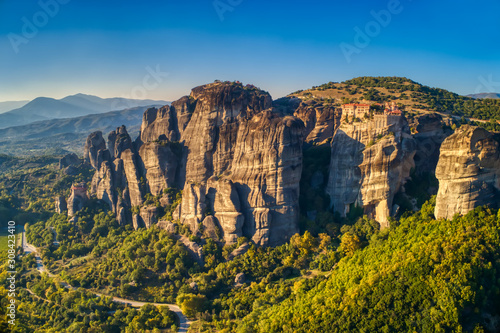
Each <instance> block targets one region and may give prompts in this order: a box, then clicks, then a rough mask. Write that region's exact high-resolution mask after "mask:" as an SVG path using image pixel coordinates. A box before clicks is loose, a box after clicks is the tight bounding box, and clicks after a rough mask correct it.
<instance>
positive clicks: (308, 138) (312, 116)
mask: <svg viewBox="0 0 500 333" xmlns="http://www.w3.org/2000/svg"><path fill="white" fill-rule="evenodd" d="M273 106H274V107H275V109H276V110H278V111H279V112H280V113H282V114H283V115H293V116H295V117H297V118H299V119H300V120H302V122H303V123H304V126H305V131H304V141H305V142H306V143H323V142H326V141H327V140H331V138H332V136H333V133H334V132H335V130H336V129H337V127H338V126H339V125H340V120H341V116H342V109H341V108H339V107H335V106H333V105H332V104H329V103H325V102H323V101H317V100H307V101H303V100H301V99H299V98H297V97H283V98H280V99H278V100H277V101H275V102H274V103H273Z"/></svg>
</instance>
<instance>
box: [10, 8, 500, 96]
mask: <svg viewBox="0 0 500 333" xmlns="http://www.w3.org/2000/svg"><path fill="white" fill-rule="evenodd" d="M54 3H56V4H57V8H56V7H54ZM44 4H46V5H44ZM49 4H50V6H49ZM214 4H216V5H217V6H216V5H214ZM216 7H217V8H219V9H218V10H217V9H216ZM47 8H48V9H47ZM51 11H52V12H51ZM374 13H375V15H374ZM387 13H389V16H387ZM384 14H385V15H384ZM377 15H380V17H381V18H382V19H380V20H381V21H377V20H376V18H375V16H377ZM26 22H27V23H26ZM381 23H383V24H381ZM30 26H31V28H33V27H34V28H35V29H36V33H34V32H33V31H32V30H30V29H29V28H30ZM370 29H371V30H370ZM23 30H24V31H23ZM356 31H361V33H362V34H363V35H365V36H364V38H361V37H360V36H356V35H357V34H358V35H359V33H357V32H356ZM356 37H357V38H356ZM356 42H357V43H356ZM342 45H343V48H344V50H345V49H346V47H347V49H348V50H351V51H352V50H356V51H355V52H353V53H351V54H350V55H349V56H348V57H346V56H345V54H344V52H343V51H342V47H341V46H342ZM348 60H349V61H348ZM155 71H156V72H159V74H157V75H156V79H155V78H154V77H153V76H151V74H150V72H155ZM167 73H168V74H167ZM364 75H370V76H406V77H408V78H411V79H413V80H415V81H417V82H420V83H423V84H426V85H429V86H434V87H441V88H445V89H448V90H451V91H454V92H457V93H460V94H467V93H474V92H476V91H480V92H489V91H491V90H496V91H500V2H499V1H497V0H495V1H494V0H478V1H474V2H472V1H456V0H455V1H448V0H443V1H440V2H439V3H436V1H427V0H401V1H398V0H389V1H367V0H358V1H315V0H312V1H293V0H291V1H272V2H266V1H261V0H216V1H213V0H207V1H198V0H193V1H189V0H187V1H175V2H174V1H168V0H165V1H126V0H121V1H115V0H107V1H103V0H101V1H96V0H86V1H83V0H42V1H29V0H26V1H22V2H21V1H15V0H0V101H7V100H24V99H32V98H34V97H37V96H48V97H55V98H61V97H64V96H66V95H70V94H75V93H80V92H81V93H88V94H94V95H98V96H101V97H114V96H119V97H136V98H153V99H164V100H175V99H177V98H179V97H181V96H183V95H186V94H188V93H189V91H190V89H191V88H192V87H194V86H196V85H200V84H204V83H208V82H213V80H215V79H221V80H240V81H242V82H244V83H253V84H255V85H257V86H259V87H261V88H262V89H265V90H268V91H269V92H270V93H271V94H272V95H273V97H274V98H277V97H281V96H283V95H286V94H288V93H290V92H292V91H295V90H298V89H305V88H309V87H311V86H313V85H319V84H322V83H325V82H328V81H343V80H346V79H350V78H352V77H357V76H364Z"/></svg>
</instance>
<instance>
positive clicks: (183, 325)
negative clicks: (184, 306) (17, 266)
mask: <svg viewBox="0 0 500 333" xmlns="http://www.w3.org/2000/svg"><path fill="white" fill-rule="evenodd" d="M19 228H21V229H22V233H23V237H22V245H23V250H24V253H26V254H29V253H34V254H35V259H36V269H37V270H38V271H39V272H40V274H41V273H46V274H47V275H48V276H49V277H55V275H54V274H51V273H50V272H49V271H48V270H47V269H46V268H45V266H44V265H43V261H42V258H41V257H40V254H39V252H38V249H37V248H36V247H35V246H33V245H32V244H29V243H28V242H27V240H26V231H25V230H24V226H20V227H19ZM53 231H54V232H55V230H53ZM60 283H61V285H62V286H63V287H65V288H68V289H71V290H77V288H75V287H72V286H70V285H69V284H67V283H66V282H60ZM87 291H89V292H91V293H93V294H94V295H96V296H98V297H103V296H105V297H110V298H111V299H112V300H113V302H115V303H120V304H124V305H129V306H131V307H134V308H140V307H142V306H143V305H146V304H153V305H155V306H167V307H168V308H169V309H170V311H172V312H174V313H175V314H176V315H177V317H178V318H179V328H178V330H177V332H179V333H186V332H187V331H188V329H189V326H190V325H191V323H192V321H191V320H189V319H188V318H186V316H184V314H183V313H182V310H181V309H180V308H179V307H178V306H177V305H176V304H167V303H149V302H138V301H134V300H130V299H125V298H120V297H113V296H108V295H103V294H99V293H96V292H94V291H91V290H88V289H87Z"/></svg>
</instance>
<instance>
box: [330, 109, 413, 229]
mask: <svg viewBox="0 0 500 333" xmlns="http://www.w3.org/2000/svg"><path fill="white" fill-rule="evenodd" d="M414 154H415V142H414V139H413V138H412V137H411V135H410V133H409V128H408V126H407V122H406V120H405V119H404V117H402V116H396V115H394V116H393V115H375V116H373V119H369V120H365V121H361V122H353V123H351V124H349V123H342V124H341V125H340V127H339V128H338V129H337V130H336V132H335V135H334V137H333V140H332V157H331V162H330V176H329V180H328V185H327V189H326V190H327V193H328V194H329V195H330V198H331V204H332V205H333V208H334V210H335V211H337V212H339V213H340V214H341V215H342V216H345V215H346V214H347V213H348V212H349V210H350V208H352V207H356V206H358V207H362V208H363V210H364V213H365V214H367V215H368V216H370V217H372V218H374V219H375V220H377V221H378V222H379V223H380V225H381V226H382V227H387V226H388V218H389V217H390V216H391V215H392V214H393V199H394V195H395V194H396V193H397V192H398V191H400V189H401V186H402V185H403V184H404V183H405V181H406V179H407V178H408V177H409V175H410V170H411V168H412V167H413V166H414V162H413V157H414Z"/></svg>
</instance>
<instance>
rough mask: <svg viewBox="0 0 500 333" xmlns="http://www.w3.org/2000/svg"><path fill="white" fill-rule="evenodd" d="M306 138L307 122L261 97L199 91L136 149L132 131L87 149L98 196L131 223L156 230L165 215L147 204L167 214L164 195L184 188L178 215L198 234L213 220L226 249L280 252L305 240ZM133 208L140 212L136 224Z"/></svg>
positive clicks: (147, 128) (157, 113)
mask: <svg viewBox="0 0 500 333" xmlns="http://www.w3.org/2000/svg"><path fill="white" fill-rule="evenodd" d="M325 121H326V120H325ZM327 127H328V126H327ZM303 136H304V125H303V123H302V121H301V120H299V119H297V118H295V117H293V116H285V115H283V114H282V113H280V112H279V111H277V110H275V109H274V108H273V107H272V99H271V96H270V95H269V94H268V93H266V92H264V91H262V90H259V89H257V88H255V87H253V86H246V87H244V86H243V85H241V84H236V83H213V84H208V85H204V86H200V87H196V88H194V89H193V90H192V92H191V95H190V96H186V97H183V98H181V99H179V100H178V101H176V102H173V103H172V105H171V106H165V107H162V108H159V109H156V108H152V109H149V110H147V111H146V112H145V113H144V117H143V123H142V126H141V135H140V137H139V138H138V140H137V141H136V142H132V140H131V139H130V137H129V136H128V134H127V133H126V129H125V128H124V127H123V128H118V129H117V130H116V131H114V132H112V133H111V134H110V135H109V137H108V144H107V146H106V143H105V142H104V140H103V138H102V134H101V133H99V132H98V133H93V134H91V136H89V139H88V140H87V144H86V148H85V156H86V160H88V162H89V163H90V164H91V165H92V166H94V168H95V169H96V170H97V171H96V173H95V176H94V179H93V181H92V191H91V192H92V193H93V194H95V195H96V196H97V197H98V198H99V199H103V200H105V201H106V202H108V204H109V205H110V207H111V208H112V209H113V211H115V213H116V214H117V215H118V219H119V220H120V221H123V223H126V222H128V221H130V222H133V224H134V226H135V227H140V226H146V227H149V226H151V225H152V224H154V223H156V222H157V220H158V217H159V216H158V214H160V211H161V209H160V210H159V211H158V210H155V209H154V208H153V207H152V206H147V205H144V202H145V200H144V199H145V194H146V193H150V194H151V195H152V196H154V197H156V198H159V203H160V204H161V205H162V206H164V207H166V206H168V205H169V204H170V203H171V201H170V200H166V199H167V198H166V197H165V195H166V194H164V193H166V192H167V190H168V189H169V188H181V189H182V188H183V198H182V203H181V204H180V205H179V207H178V209H177V213H176V214H174V215H176V217H177V218H178V219H179V220H180V221H181V222H182V223H184V224H187V225H189V226H190V228H191V229H192V230H193V231H194V232H197V230H198V229H199V227H200V225H201V224H202V223H203V221H204V220H205V219H206V218H207V217H209V220H210V221H208V220H207V222H206V223H205V224H204V225H210V226H211V229H214V230H217V229H219V230H221V231H222V237H223V239H224V240H225V241H226V242H227V243H234V242H236V239H237V238H238V237H240V236H242V235H245V236H248V237H250V238H252V239H253V240H254V241H255V242H256V243H258V244H261V245H277V244H281V243H283V242H285V241H286V240H288V238H290V237H291V236H292V235H293V234H294V233H296V232H298V196H299V181H300V174H301V168H302V143H303ZM146 204H147V202H146ZM132 207H140V208H139V210H135V211H136V213H135V214H133V216H131V215H130V213H128V212H129V211H131V208H132ZM137 212H138V213H137ZM209 222H210V223H209Z"/></svg>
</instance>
